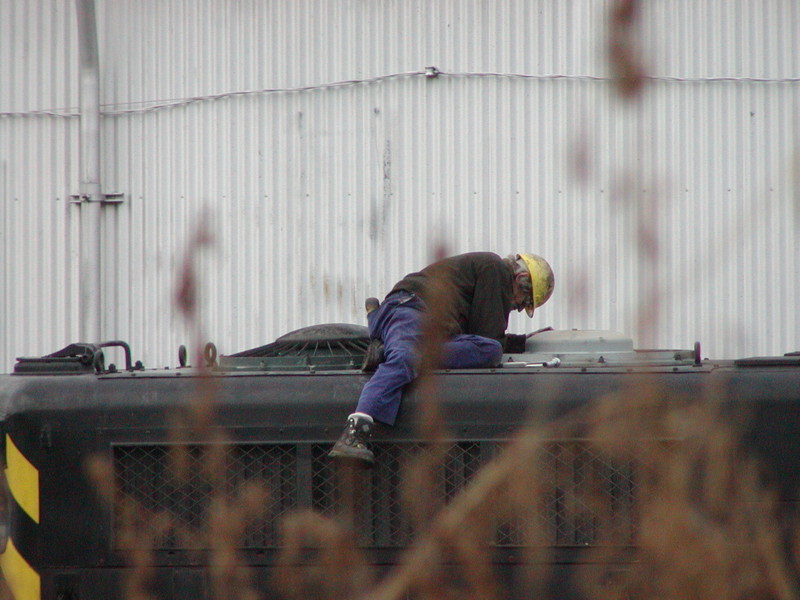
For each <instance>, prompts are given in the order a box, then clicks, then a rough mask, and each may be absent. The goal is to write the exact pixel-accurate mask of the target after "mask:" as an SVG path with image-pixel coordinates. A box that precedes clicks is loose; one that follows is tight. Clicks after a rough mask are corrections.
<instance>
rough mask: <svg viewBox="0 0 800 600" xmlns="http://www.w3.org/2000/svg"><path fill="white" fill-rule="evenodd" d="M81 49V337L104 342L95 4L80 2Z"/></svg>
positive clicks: (77, 7) (78, 14)
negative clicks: (102, 334)
mask: <svg viewBox="0 0 800 600" xmlns="http://www.w3.org/2000/svg"><path fill="white" fill-rule="evenodd" d="M75 7H76V10H77V17H78V38H79V41H78V44H79V49H80V75H79V76H80V143H79V145H80V163H79V164H80V166H79V168H80V197H79V200H80V201H79V211H80V213H79V214H80V217H79V219H80V236H81V242H80V283H79V296H80V297H79V302H80V303H81V306H80V326H79V334H80V339H81V340H82V341H85V342H89V343H93V342H99V341H101V329H102V310H103V308H102V297H103V294H102V289H101V285H102V279H101V275H102V269H101V256H102V255H101V243H100V242H101V225H102V223H101V214H102V207H103V200H104V196H103V191H102V186H101V183H100V169H101V164H100V135H101V134H100V60H99V51H98V45H97V19H96V15H95V0H75Z"/></svg>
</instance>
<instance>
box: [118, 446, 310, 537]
mask: <svg viewBox="0 0 800 600" xmlns="http://www.w3.org/2000/svg"><path fill="white" fill-rule="evenodd" d="M217 464H219V465H220V466H219V467H214V465H217ZM114 471H115V479H116V487H117V490H118V492H119V494H120V497H121V498H123V499H127V500H132V501H133V503H132V504H131V505H133V506H136V507H137V510H138V511H139V512H140V513H142V514H143V516H144V518H145V520H147V521H148V522H153V521H157V522H160V523H162V527H161V528H162V529H163V532H162V533H160V534H159V535H158V536H156V539H155V540H153V542H152V547H153V548H154V549H183V548H185V549H191V548H204V547H208V546H209V545H210V544H209V543H208V541H207V538H208V537H209V536H208V535H207V531H206V527H207V524H208V522H209V510H210V507H211V505H212V502H214V499H215V498H217V499H222V498H227V499H230V498H235V497H236V495H237V494H238V493H239V492H240V491H241V490H243V489H244V486H248V485H249V486H256V488H257V489H258V490H259V491H261V492H262V493H263V494H264V496H265V497H266V506H265V507H264V511H263V513H262V514H260V515H259V516H258V517H257V518H250V519H249V520H248V523H247V526H246V528H245V536H244V540H243V546H244V547H248V548H263V547H270V546H275V545H276V544H277V536H276V526H277V521H278V518H279V517H280V516H281V515H282V514H284V513H286V512H287V511H289V510H291V509H292V508H294V507H295V506H296V505H297V477H296V473H297V457H296V449H295V447H294V446H293V445H289V444H286V445H237V446H225V447H211V446H189V447H182V446H116V447H115V448H114ZM129 504H130V503H129ZM125 514H126V513H125V511H124V510H122V509H121V507H120V506H117V508H116V511H115V518H114V524H115V536H114V538H115V545H117V546H119V545H120V536H119V535H118V534H119V532H120V530H121V528H122V527H123V519H124V518H125Z"/></svg>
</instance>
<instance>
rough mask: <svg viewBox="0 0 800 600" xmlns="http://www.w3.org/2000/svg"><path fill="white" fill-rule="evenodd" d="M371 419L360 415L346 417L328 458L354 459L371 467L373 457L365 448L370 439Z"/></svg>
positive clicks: (367, 448)
mask: <svg viewBox="0 0 800 600" xmlns="http://www.w3.org/2000/svg"><path fill="white" fill-rule="evenodd" d="M372 424H373V421H372V417H370V416H369V415H364V414H361V413H354V414H352V415H350V416H349V417H347V425H345V428H344V431H342V435H341V436H339V439H338V440H337V441H336V443H335V444H334V445H333V448H332V449H331V451H330V452H328V456H329V457H330V458H343V459H355V460H359V461H362V462H364V463H366V464H367V465H368V466H372V464H373V463H374V462H375V455H374V454H373V453H372V450H370V449H369V447H368V446H367V442H368V441H369V438H370V437H372Z"/></svg>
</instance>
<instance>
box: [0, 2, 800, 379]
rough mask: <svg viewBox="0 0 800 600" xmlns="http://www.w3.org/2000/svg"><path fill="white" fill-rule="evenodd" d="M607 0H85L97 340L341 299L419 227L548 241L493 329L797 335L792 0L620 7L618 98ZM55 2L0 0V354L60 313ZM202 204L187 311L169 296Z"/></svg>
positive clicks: (66, 38)
mask: <svg viewBox="0 0 800 600" xmlns="http://www.w3.org/2000/svg"><path fill="white" fill-rule="evenodd" d="M612 4H613V3H612V2H601V1H594V2H593V1H583V2H581V1H574V2H564V1H561V0H535V1H531V0H503V1H498V2H463V1H455V0H454V1H448V0H443V1H438V2H428V1H422V0H418V1H410V0H401V1H397V2H368V3H364V2H357V1H354V0H351V1H348V0H341V1H335V2H329V1H320V0H317V1H312V0H296V1H293V2H285V1H278V0H275V1H257V0H250V1H240V2H228V1H223V0H203V1H197V0H168V1H163V0H159V1H155V0H138V1H135V2H134V1H130V0H98V2H97V6H98V21H99V36H100V56H101V77H102V80H101V90H102V103H103V112H104V117H103V125H102V127H103V135H102V143H103V182H102V183H103V188H104V191H105V192H123V193H124V194H125V201H124V203H123V204H121V205H113V206H106V207H105V208H104V209H103V227H104V229H103V236H104V242H103V249H104V255H103V260H102V264H103V289H104V291H105V293H104V298H103V305H104V312H103V330H104V332H105V333H104V335H105V336H106V337H107V338H122V339H126V340H128V341H129V342H130V343H131V345H132V347H133V351H134V354H135V357H136V358H141V359H142V360H143V361H144V362H145V364H146V365H149V366H159V365H165V364H175V362H176V352H177V347H178V345H179V344H180V343H191V342H192V341H196V340H197V339H200V340H202V341H205V340H207V339H210V340H213V341H214V342H215V343H216V344H217V345H218V346H219V349H220V351H221V352H223V353H232V352H236V351H239V350H243V349H245V348H248V347H254V346H258V345H261V344H264V343H267V342H269V341H271V340H273V339H274V338H275V337H277V336H278V335H280V334H282V333H285V332H286V331H289V330H291V329H296V328H298V327H301V326H304V325H310V324H314V323H320V322H354V323H362V322H363V321H364V317H363V309H362V303H363V299H364V298H365V297H366V296H369V295H382V294H383V293H385V291H386V290H388V289H389V287H390V286H391V285H392V284H393V283H394V281H395V280H396V279H398V278H399V277H401V276H402V275H404V274H405V273H406V272H408V271H410V270H415V269H418V268H420V267H421V266H423V265H424V264H425V263H426V262H427V261H428V260H429V259H430V258H431V256H433V253H434V252H435V249H436V248H437V245H441V246H442V247H443V248H444V249H445V250H446V251H447V252H449V253H455V252H461V251H467V250H478V249H480V250H484V249H485V250H492V251H495V252H498V253H500V254H507V253H510V252H514V251H517V250H526V251H533V252H539V253H541V254H543V255H544V256H546V257H547V258H548V259H549V260H550V261H551V264H552V265H553V267H554V268H555V270H556V274H557V288H556V292H555V294H554V295H553V298H552V299H551V301H550V302H549V303H548V304H547V305H546V306H544V307H543V308H541V309H540V310H539V311H538V312H537V315H536V316H535V317H534V320H533V321H532V322H531V321H528V320H526V319H523V318H522V317H520V316H518V315H513V316H512V319H511V326H510V329H511V330H512V331H524V330H531V329H535V328H538V327H541V326H545V325H551V326H554V327H557V328H588V329H615V330H619V331H623V332H625V333H627V334H629V335H632V336H633V337H634V339H635V340H636V341H637V345H638V346H640V347H644V346H658V347H691V345H692V343H693V342H694V341H695V340H700V341H701V342H702V343H703V347H704V349H705V350H704V354H706V355H713V356H715V357H719V356H726V357H732V356H742V355H752V354H781V353H783V352H786V351H791V350H797V349H800V342H798V327H799V325H800V324H798V320H797V317H796V312H797V311H796V298H797V294H798V289H797V284H796V281H797V278H798V267H799V263H800V259H799V257H798V251H797V247H798V239H797V237H798V227H797V221H798V204H800V197H798V195H797V191H796V190H797V189H798V185H799V184H798V177H800V174H798V155H799V154H798V152H799V151H798V129H797V122H796V116H795V115H796V113H797V110H798V107H799V106H800V103H799V102H798V98H799V96H800V92H799V90H800V82H798V78H800V35H797V33H798V32H799V31H800V7H798V3H797V2H795V1H794V0H774V1H772V2H769V3H752V2H749V1H748V0H705V1H698V2H683V1H678V0H665V1H662V2H648V3H641V4H639V5H638V6H639V8H640V10H641V14H640V20H641V30H640V31H639V41H640V43H641V47H642V54H641V57H642V59H643V62H644V65H645V67H646V72H647V74H648V75H649V76H650V79H648V80H647V82H646V86H645V88H644V91H643V93H642V95H641V98H640V99H639V100H638V101H635V102H626V101H623V100H621V99H620V98H619V97H618V96H617V95H616V94H615V92H614V87H613V85H612V83H611V82H610V81H609V79H608V77H609V73H610V68H609V65H608V61H607V60H606V55H605V44H606V36H607V24H608V20H609V17H608V15H609V11H610V9H611V7H612ZM75 19H76V17H75V14H74V6H73V5H72V3H66V2H63V1H61V0H30V1H26V2H16V1H14V0H0V34H2V35H0V64H2V65H7V67H6V68H5V70H4V71H3V85H2V86H0V202H1V203H2V205H1V207H0V235H1V236H2V238H0V253H1V255H0V258H2V264H3V265H4V274H3V286H2V290H0V323H2V328H3V329H2V332H1V333H2V335H0V371H8V370H10V369H11V367H12V365H13V358H14V357H15V356H18V355H40V354H44V353H49V352H51V351H54V350H56V349H57V348H58V347H61V346H64V345H66V344H67V343H69V342H73V341H78V340H76V336H78V335H79V332H80V328H79V321H80V309H81V298H80V296H79V285H78V281H79V279H78V278H79V274H80V273H79V268H78V256H77V252H78V248H79V227H78V223H79V221H78V218H79V212H80V210H81V208H80V207H79V206H78V205H70V203H69V195H70V194H74V193H77V191H78V189H77V188H78V164H77V161H78V158H77V157H78V145H77V144H78V139H77V138H78V119H77V117H75V116H69V115H75V114H76V113H77V108H76V107H77V106H78V98H77V93H78V82H77V76H78V69H77V43H76V38H77V32H76V21H75ZM426 67H436V68H437V69H438V70H439V71H441V74H439V75H438V76H436V77H426V75H425V70H426ZM430 74H434V73H432V72H431V73H430ZM40 111H46V112H40ZM56 115H58V116H56ZM203 214H206V215H207V217H208V227H209V229H210V231H211V232H212V234H213V238H214V241H213V244H212V245H211V246H210V247H203V248H197V249H196V254H197V259H198V266H199V273H198V274H199V277H200V280H201V282H202V283H201V286H202V290H201V292H202V293H201V294H200V307H201V311H200V315H201V331H199V332H198V331H197V330H195V328H193V327H191V326H189V325H187V324H186V323H185V322H184V321H183V320H182V318H181V317H180V315H179V312H178V311H177V309H176V307H175V304H174V292H175V288H176V286H177V282H178V278H179V275H180V272H181V268H182V264H183V261H184V256H185V253H186V252H187V247H188V246H189V245H190V239H191V237H192V235H193V232H194V231H195V228H196V227H197V225H198V223H199V222H200V221H201V220H202V215H203Z"/></svg>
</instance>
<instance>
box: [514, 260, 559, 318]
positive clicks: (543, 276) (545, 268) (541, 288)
mask: <svg viewBox="0 0 800 600" xmlns="http://www.w3.org/2000/svg"><path fill="white" fill-rule="evenodd" d="M517 258H519V259H520V260H522V262H523V263H525V267H526V268H527V269H528V274H529V275H530V276H531V299H532V300H533V304H532V305H531V306H529V307H527V308H526V309H525V312H526V313H528V316H529V317H532V316H533V311H534V309H536V308H538V307H540V306H541V305H542V304H544V303H545V302H547V299H548V298H550V296H551V295H552V294H553V288H554V287H555V284H556V279H555V275H553V269H551V268H550V265H549V264H547V261H546V260H545V259H543V258H542V257H541V256H538V255H536V254H517Z"/></svg>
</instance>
